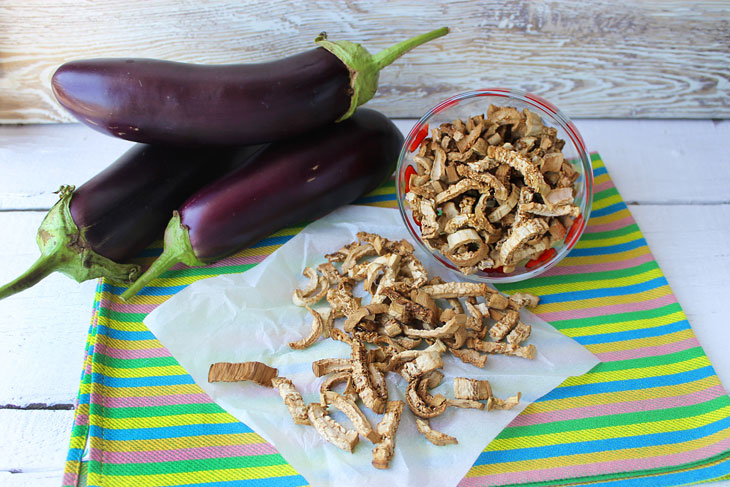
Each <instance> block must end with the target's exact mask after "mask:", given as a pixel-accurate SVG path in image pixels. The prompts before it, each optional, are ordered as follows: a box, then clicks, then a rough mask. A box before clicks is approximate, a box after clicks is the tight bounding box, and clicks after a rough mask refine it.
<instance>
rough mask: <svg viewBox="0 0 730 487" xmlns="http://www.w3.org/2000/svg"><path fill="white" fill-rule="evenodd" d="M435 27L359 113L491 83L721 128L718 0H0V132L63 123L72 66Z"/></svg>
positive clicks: (727, 32) (391, 111) (723, 40)
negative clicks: (53, 82)
mask: <svg viewBox="0 0 730 487" xmlns="http://www.w3.org/2000/svg"><path fill="white" fill-rule="evenodd" d="M386 5H387V6H386ZM442 25H445V26H449V27H450V28H451V31H452V32H451V34H449V35H448V36H446V37H444V38H442V39H438V40H436V41H432V42H430V43H428V44H426V45H424V46H421V47H419V48H417V49H416V50H414V51H413V52H411V53H408V54H406V55H405V56H404V57H403V58H401V59H400V60H398V61H396V63H395V64H394V65H392V66H390V67H388V68H386V70H385V71H383V73H382V75H381V84H380V89H379V91H378V94H377V95H376V98H375V99H373V100H372V101H371V102H370V103H369V106H371V107H373V108H376V109H380V110H382V111H383V112H385V113H386V114H388V115H389V116H391V117H418V116H420V115H422V114H423V113H424V112H425V111H426V109H427V108H428V107H430V106H432V105H434V104H435V103H437V102H438V101H440V100H441V99H443V98H446V97H448V96H450V95H452V94H454V93H457V92H461V91H466V90H469V89H474V88H484V87H489V86H505V87H516V88H521V89H525V90H528V91H531V92H534V93H537V94H539V95H542V96H544V97H546V98H547V99H549V100H550V101H552V102H553V103H555V104H556V105H557V106H559V107H560V108H561V109H563V110H564V111H565V112H566V113H567V114H568V115H569V116H571V117H589V118H593V117H595V118H602V117H603V118H605V117H643V118H646V117H658V118H730V8H729V7H728V2H727V0H714V1H698V2H686V1H680V0H661V1H660V0H650V1H645V2H631V3H624V2H613V1H607V0H590V1H580V0H561V1H554V0H552V1H551V0H534V1H518V0H507V1H492V0H490V1H467V0H464V1H459V0H449V1H441V2H414V1H412V0H411V1H406V0H400V1H390V2H388V3H387V4H385V3H381V2H377V1H374V0H351V1H341V0H340V1H338V0H325V1H319V2H295V1H291V0H290V1H273V2H272V1H260V0H255V1H248V2H223V1H213V0H207V1H205V0H203V1H191V0H185V1H179V0H151V1H147V2H137V3H135V4H134V8H130V6H129V5H128V4H127V3H124V2H114V1H112V0H97V1H90V0H85V1H84V0H58V1H55V2H47V1H44V0H5V1H4V2H2V4H0V123H35V122H49V121H56V122H58V121H69V120H70V118H69V116H68V115H67V114H66V113H64V111H63V110H62V109H61V108H60V106H59V105H58V104H57V103H56V102H55V100H54V99H53V96H52V94H51V92H50V87H49V86H50V78H51V75H52V74H53V71H54V70H55V69H56V68H57V67H58V66H59V65H60V64H61V63H63V62H65V61H69V60H72V59H78V58H88V57H102V56H118V57H155V58H164V59H171V60H178V61H188V62H201V63H232V62H260V61H265V60H270V59H275V58H280V57H283V56H286V55H288V54H291V53H293V52H299V51H301V50H305V49H308V48H310V47H312V46H313V43H312V39H313V38H314V37H315V36H316V35H317V33H319V32H320V31H323V30H324V31H327V32H328V33H329V35H330V38H331V39H333V40H338V39H346V40H352V41H357V42H360V43H362V44H363V45H365V46H366V47H368V48H369V49H370V50H371V52H377V51H378V50H379V49H382V48H384V47H386V46H389V45H391V44H394V43H396V42H398V41H400V40H403V39H405V38H406V37H410V36H412V35H416V34H418V33H421V32H424V31H426V30H430V29H432V28H436V27H440V26H442Z"/></svg>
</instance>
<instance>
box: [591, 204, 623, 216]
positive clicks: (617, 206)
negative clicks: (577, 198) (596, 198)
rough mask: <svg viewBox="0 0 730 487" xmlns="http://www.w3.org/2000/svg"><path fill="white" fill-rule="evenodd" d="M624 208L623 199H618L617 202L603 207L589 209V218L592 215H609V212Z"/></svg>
mask: <svg viewBox="0 0 730 487" xmlns="http://www.w3.org/2000/svg"><path fill="white" fill-rule="evenodd" d="M626 208H627V207H626V203H624V202H623V201H619V202H618V203H614V204H612V205H609V206H607V207H605V208H600V209H598V210H591V218H593V217H594V216H595V217H598V216H606V215H610V214H611V213H616V212H617V211H621V210H625V209H626Z"/></svg>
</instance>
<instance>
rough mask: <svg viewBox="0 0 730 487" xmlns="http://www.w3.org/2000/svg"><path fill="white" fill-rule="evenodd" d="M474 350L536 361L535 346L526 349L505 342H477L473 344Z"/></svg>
mask: <svg viewBox="0 0 730 487" xmlns="http://www.w3.org/2000/svg"><path fill="white" fill-rule="evenodd" d="M472 348H474V350H477V351H479V352H484V353H501V354H504V355H513V356H515V357H522V358H527V359H534V358H535V353H536V352H537V350H536V349H535V345H528V346H526V347H520V346H518V345H516V344H514V343H504V342H476V343H474V344H473V347H472Z"/></svg>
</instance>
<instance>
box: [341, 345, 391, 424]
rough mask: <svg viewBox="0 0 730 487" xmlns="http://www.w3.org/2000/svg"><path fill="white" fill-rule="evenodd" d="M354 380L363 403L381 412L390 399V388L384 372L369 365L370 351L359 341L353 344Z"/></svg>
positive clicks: (351, 357)
mask: <svg viewBox="0 0 730 487" xmlns="http://www.w3.org/2000/svg"><path fill="white" fill-rule="evenodd" d="M351 347H352V352H351V356H350V359H351V361H352V381H353V384H354V385H355V390H356V391H357V393H358V394H359V395H360V399H362V402H363V404H365V406H367V407H369V408H370V409H372V410H373V411H374V412H376V413H378V414H380V413H382V412H383V409H384V408H385V403H386V402H387V400H388V389H387V388H386V386H385V378H384V377H383V373H382V372H380V371H378V370H376V369H374V368H373V367H370V366H369V363H368V352H367V349H366V348H365V346H364V345H363V344H362V343H361V342H358V341H353V342H352V344H351Z"/></svg>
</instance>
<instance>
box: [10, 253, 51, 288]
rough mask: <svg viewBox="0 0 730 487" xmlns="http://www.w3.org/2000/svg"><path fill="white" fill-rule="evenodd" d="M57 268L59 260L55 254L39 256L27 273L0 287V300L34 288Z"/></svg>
mask: <svg viewBox="0 0 730 487" xmlns="http://www.w3.org/2000/svg"><path fill="white" fill-rule="evenodd" d="M58 268H59V258H58V256H57V255H56V254H51V255H48V254H46V255H41V256H40V257H39V258H38V260H36V261H35V262H34V263H33V265H32V266H30V268H29V269H28V270H27V271H25V272H24V273H23V274H21V275H20V276H19V277H17V278H16V279H14V280H12V281H10V282H9V283H7V284H5V285H4V286H3V287H0V299H5V298H7V297H8V296H12V295H13V294H16V293H19V292H20V291H25V290H26V289H28V288H30V287H32V286H35V285H36V284H38V283H39V282H40V281H41V280H43V279H44V278H45V277H46V276H48V275H49V274H52V273H53V272H55V271H56V270H57V269H58Z"/></svg>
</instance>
